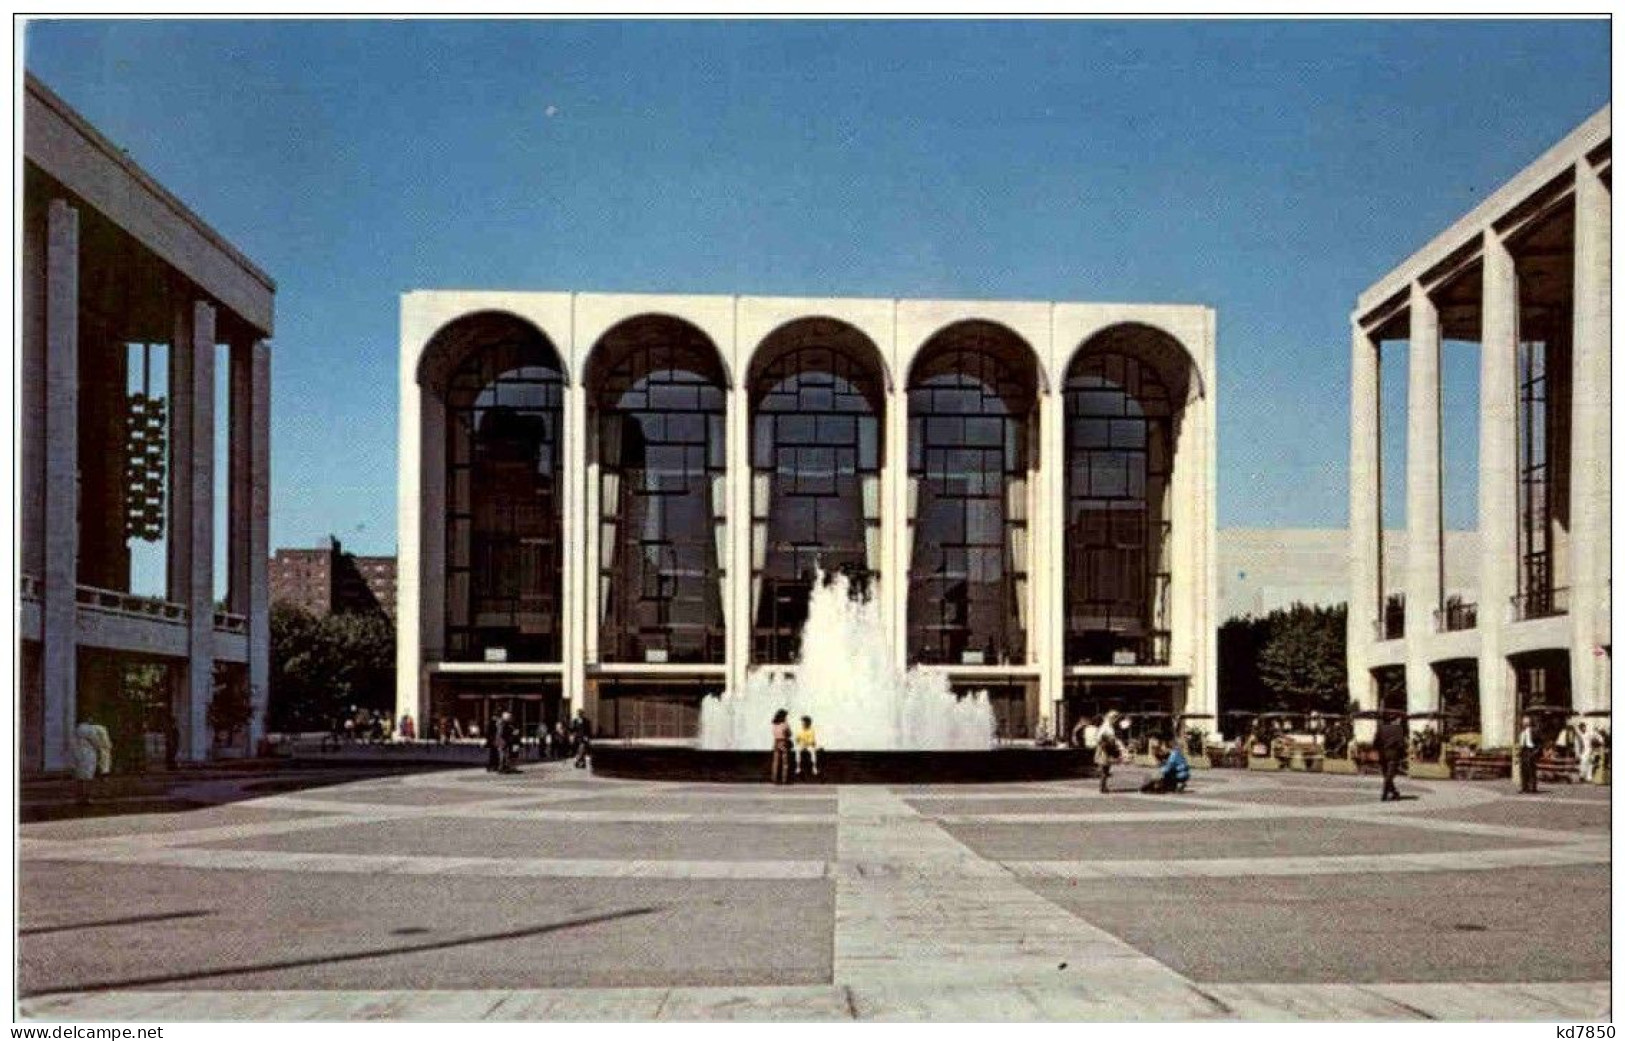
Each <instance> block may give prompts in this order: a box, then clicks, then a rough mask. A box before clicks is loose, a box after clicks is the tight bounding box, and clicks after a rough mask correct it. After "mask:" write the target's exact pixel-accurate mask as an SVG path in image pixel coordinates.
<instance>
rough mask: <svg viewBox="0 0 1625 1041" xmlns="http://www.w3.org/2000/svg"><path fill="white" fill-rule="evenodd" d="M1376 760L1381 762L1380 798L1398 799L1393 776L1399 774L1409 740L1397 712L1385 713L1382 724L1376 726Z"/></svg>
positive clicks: (1386, 800)
mask: <svg viewBox="0 0 1625 1041" xmlns="http://www.w3.org/2000/svg"><path fill="white" fill-rule="evenodd" d="M1376 743H1377V761H1378V762H1379V763H1381V764H1382V800H1381V801H1383V802H1388V801H1390V800H1393V801H1398V799H1399V789H1398V788H1396V787H1395V786H1394V778H1395V777H1397V776H1398V775H1399V768H1400V765H1401V764H1403V763H1404V762H1405V753H1406V750H1407V748H1408V747H1409V745H1410V742H1409V741H1408V740H1407V739H1406V737H1405V724H1404V722H1403V721H1402V720H1401V718H1400V716H1399V715H1398V714H1390V715H1386V716H1384V717H1383V719H1382V725H1381V726H1379V727H1377V742H1376Z"/></svg>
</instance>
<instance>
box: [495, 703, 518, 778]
mask: <svg viewBox="0 0 1625 1041" xmlns="http://www.w3.org/2000/svg"><path fill="white" fill-rule="evenodd" d="M497 741H498V743H499V745H500V748H501V754H500V755H499V757H498V763H499V764H500V765H499V766H498V771H499V772H500V773H505V774H516V773H518V772H519V768H518V767H517V766H515V765H513V764H514V761H515V760H516V759H518V758H519V725H518V724H517V723H515V722H514V721H513V713H511V712H504V713H503V714H502V725H501V726H500V727H498V728H497Z"/></svg>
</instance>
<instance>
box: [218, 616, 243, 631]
mask: <svg viewBox="0 0 1625 1041" xmlns="http://www.w3.org/2000/svg"><path fill="white" fill-rule="evenodd" d="M214 627H215V630H216V631H217V632H223V633H246V632H248V619H247V618H245V617H243V616H242V615H240V614H232V613H231V612H229V611H216V612H215V613H214Z"/></svg>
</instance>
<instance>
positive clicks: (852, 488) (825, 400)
mask: <svg viewBox="0 0 1625 1041" xmlns="http://www.w3.org/2000/svg"><path fill="white" fill-rule="evenodd" d="M750 398H751V444H750V462H751V619H752V630H751V635H752V639H751V661H752V662H756V663H775V664H787V663H790V662H794V661H795V660H796V658H797V656H798V655H799V654H800V652H801V643H800V642H801V626H802V624H803V623H804V622H805V621H806V619H807V600H808V597H809V595H810V593H811V590H812V582H813V576H814V573H815V571H816V569H819V568H822V570H823V571H824V572H826V573H829V572H834V571H836V570H841V571H844V572H846V573H847V574H848V575H850V576H851V577H852V579H853V580H854V583H855V585H857V586H859V587H860V588H862V587H867V586H869V585H870V584H871V583H872V582H873V581H874V580H876V579H877V578H878V576H879V573H880V464H881V459H882V454H881V424H882V420H883V418H884V398H883V394H882V377H881V373H880V365H879V357H878V355H877V354H876V352H875V349H874V345H873V344H871V343H869V341H868V339H867V338H865V337H864V336H863V335H862V334H860V333H858V332H857V331H856V330H854V329H852V328H851V327H850V326H847V325H844V324H842V323H839V322H834V321H829V320H825V319H806V320H803V321H800V322H796V323H794V324H793V325H791V326H787V327H786V328H784V329H781V330H780V331H779V332H777V333H775V334H774V335H773V336H771V337H769V339H768V341H767V342H766V343H764V344H763V353H762V358H761V360H760V362H759V366H758V367H757V368H756V369H755V371H754V373H753V375H752V377H751V382H750Z"/></svg>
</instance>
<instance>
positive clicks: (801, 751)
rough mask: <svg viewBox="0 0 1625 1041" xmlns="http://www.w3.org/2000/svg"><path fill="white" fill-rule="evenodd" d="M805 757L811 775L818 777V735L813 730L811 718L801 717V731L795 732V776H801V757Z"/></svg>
mask: <svg viewBox="0 0 1625 1041" xmlns="http://www.w3.org/2000/svg"><path fill="white" fill-rule="evenodd" d="M802 756H806V757H807V762H808V764H809V765H810V769H811V772H812V775H813V776H814V777H817V776H818V734H817V732H816V731H814V730H813V724H812V717H811V716H802V717H801V729H800V730H797V731H796V775H797V776H798V777H799V776H800V775H801V757H802Z"/></svg>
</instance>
